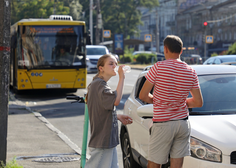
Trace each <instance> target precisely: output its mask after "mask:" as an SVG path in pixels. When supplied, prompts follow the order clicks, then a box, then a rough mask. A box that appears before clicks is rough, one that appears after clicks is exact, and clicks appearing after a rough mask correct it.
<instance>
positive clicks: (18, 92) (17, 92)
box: [13, 88, 23, 95]
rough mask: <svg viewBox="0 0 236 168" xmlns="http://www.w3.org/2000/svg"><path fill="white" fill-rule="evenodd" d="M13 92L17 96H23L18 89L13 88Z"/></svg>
mask: <svg viewBox="0 0 236 168" xmlns="http://www.w3.org/2000/svg"><path fill="white" fill-rule="evenodd" d="M13 92H14V93H15V94H18V95H20V94H22V92H23V91H22V90H18V89H16V88H13Z"/></svg>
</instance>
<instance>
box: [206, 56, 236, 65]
mask: <svg viewBox="0 0 236 168" xmlns="http://www.w3.org/2000/svg"><path fill="white" fill-rule="evenodd" d="M225 62H236V55H219V56H214V57H210V58H208V59H207V60H206V61H205V62H204V63H203V65H214V64H222V63H225Z"/></svg>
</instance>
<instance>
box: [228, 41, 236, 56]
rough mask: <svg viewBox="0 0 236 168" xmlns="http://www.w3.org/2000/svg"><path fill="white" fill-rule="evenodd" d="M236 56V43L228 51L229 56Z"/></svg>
mask: <svg viewBox="0 0 236 168" xmlns="http://www.w3.org/2000/svg"><path fill="white" fill-rule="evenodd" d="M234 54H236V42H235V43H234V44H232V45H230V46H229V49H228V51H227V55H234Z"/></svg>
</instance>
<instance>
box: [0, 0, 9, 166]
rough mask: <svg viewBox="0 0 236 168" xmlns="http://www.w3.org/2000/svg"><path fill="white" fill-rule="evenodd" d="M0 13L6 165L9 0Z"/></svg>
mask: <svg viewBox="0 0 236 168" xmlns="http://www.w3.org/2000/svg"><path fill="white" fill-rule="evenodd" d="M0 12H1V15H0V34H1V36H0V95H1V97H0V161H3V163H6V156H7V119H8V94H9V64H10V28H11V27H10V26H11V24H10V16H11V5H10V0H1V1H0ZM0 166H1V163H0Z"/></svg>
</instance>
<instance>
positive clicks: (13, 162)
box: [0, 158, 23, 168]
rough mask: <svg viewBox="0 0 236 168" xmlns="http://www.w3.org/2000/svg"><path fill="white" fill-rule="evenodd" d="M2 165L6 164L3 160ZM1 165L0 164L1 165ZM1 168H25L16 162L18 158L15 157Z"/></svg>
mask: <svg viewBox="0 0 236 168" xmlns="http://www.w3.org/2000/svg"><path fill="white" fill-rule="evenodd" d="M1 165H4V163H3V162H1ZM1 165H0V166H1ZM0 168H23V166H20V165H18V164H17V163H16V159H15V158H14V159H12V160H11V161H10V162H7V164H6V165H4V166H1V167H0Z"/></svg>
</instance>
